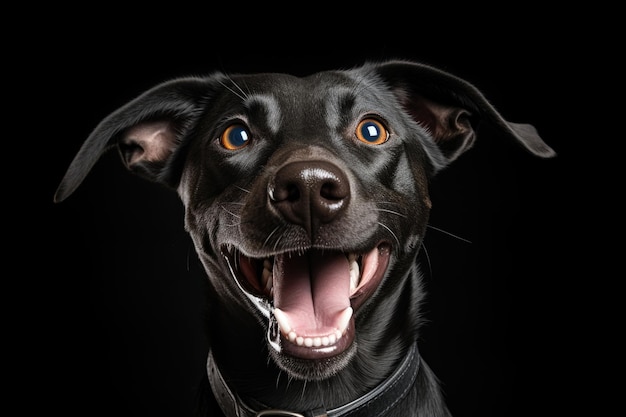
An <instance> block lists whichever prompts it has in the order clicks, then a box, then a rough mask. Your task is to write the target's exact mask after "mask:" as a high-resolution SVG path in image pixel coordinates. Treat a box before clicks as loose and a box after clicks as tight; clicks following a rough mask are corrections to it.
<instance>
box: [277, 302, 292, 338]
mask: <svg viewBox="0 0 626 417" xmlns="http://www.w3.org/2000/svg"><path fill="white" fill-rule="evenodd" d="M274 317H276V321H277V322H278V327H280V330H281V331H282V333H283V334H289V333H290V332H291V326H290V325H289V319H288V318H287V315H286V314H285V312H284V311H282V310H281V309H279V308H275V309H274Z"/></svg>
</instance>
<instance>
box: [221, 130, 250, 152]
mask: <svg viewBox="0 0 626 417" xmlns="http://www.w3.org/2000/svg"><path fill="white" fill-rule="evenodd" d="M248 143H250V132H249V131H248V128H247V127H246V126H244V125H242V124H238V123H236V124H232V125H230V126H228V127H227V128H226V129H225V130H224V132H222V134H221V135H220V144H221V145H222V146H223V147H224V148H226V149H228V150H230V151H235V150H237V149H241V148H243V147H245V146H247V145H248Z"/></svg>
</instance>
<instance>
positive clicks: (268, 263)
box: [263, 259, 272, 271]
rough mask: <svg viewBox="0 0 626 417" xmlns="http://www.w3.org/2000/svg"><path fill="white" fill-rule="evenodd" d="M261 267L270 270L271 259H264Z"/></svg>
mask: <svg viewBox="0 0 626 417" xmlns="http://www.w3.org/2000/svg"><path fill="white" fill-rule="evenodd" d="M263 268H265V269H269V270H270V271H271V270H272V261H270V260H269V259H266V260H264V261H263Z"/></svg>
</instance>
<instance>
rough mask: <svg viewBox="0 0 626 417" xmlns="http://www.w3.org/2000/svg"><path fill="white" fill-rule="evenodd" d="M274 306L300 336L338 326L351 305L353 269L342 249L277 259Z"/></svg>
mask: <svg viewBox="0 0 626 417" xmlns="http://www.w3.org/2000/svg"><path fill="white" fill-rule="evenodd" d="M273 275H274V306H275V307H277V308H280V309H281V310H282V311H283V312H284V313H286V315H287V317H288V318H289V323H290V325H291V328H292V329H293V330H295V331H296V332H297V333H298V335H300V336H305V337H306V336H320V335H326V334H329V333H331V332H334V331H335V330H336V329H337V323H336V321H337V320H336V319H337V317H338V315H339V313H341V312H342V311H343V310H345V309H346V307H349V306H350V270H349V266H348V260H347V258H346V256H345V255H344V254H343V253H340V252H328V251H326V252H321V251H315V250H314V251H309V252H306V253H305V254H303V255H296V254H284V255H277V256H276V257H275V258H274V269H273Z"/></svg>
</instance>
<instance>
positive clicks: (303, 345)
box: [57, 61, 553, 380]
mask: <svg viewBox="0 0 626 417" xmlns="http://www.w3.org/2000/svg"><path fill="white" fill-rule="evenodd" d="M479 122H486V123H491V124H493V125H494V126H495V127H496V128H499V129H500V130H501V133H502V134H503V136H505V137H509V138H512V139H514V140H516V141H518V143H520V144H522V145H524V146H525V147H526V148H527V149H528V150H530V151H531V152H533V153H535V154H536V155H538V156H542V157H549V156H552V155H553V152H552V150H551V149H550V148H549V147H547V146H546V145H545V144H544V143H543V141H542V140H541V139H540V138H539V137H538V136H537V135H536V133H535V132H534V129H532V127H530V126H528V125H515V124H511V123H508V122H506V121H504V120H503V119H502V118H501V117H500V116H499V114H498V113H497V112H496V111H495V110H494V109H493V107H491V105H489V103H488V102H487V101H486V100H485V99H484V98H483V97H482V95H481V94H480V93H479V92H478V91H477V90H476V89H475V88H473V87H472V86H471V85H469V84H467V83H466V82H464V81H462V80H459V79H458V78H455V77H453V76H451V75H449V74H446V73H443V72H441V71H438V70H435V69H433V68H430V67H426V66H423V65H418V64H414V63H409V62H402V61H394V62H388V63H383V64H367V65H364V66H363V67H360V68H356V69H352V70H346V71H329V72H323V73H318V74H314V75H311V76H309V77H306V78H297V77H292V76H289V75H284V74H257V75H233V76H230V77H227V76H225V75H222V74H215V75H213V76H210V77H207V78H185V79H179V80H174V81H170V82H168V83H164V84H162V85H159V86H157V87H155V88H154V89H153V90H150V91H148V92H146V93H145V94H144V95H142V96H140V97H138V98H137V99H135V100H134V101H132V102H130V103H129V104H127V105H126V106H124V107H122V108H121V109H119V110H118V111H116V112H115V113H113V114H112V115H110V116H109V117H108V118H107V119H105V120H104V121H103V122H102V123H101V124H100V125H99V126H98V127H97V128H96V130H95V131H94V132H93V134H92V135H91V136H90V138H89V139H88V140H87V142H86V143H85V145H84V146H83V148H82V149H81V151H80V152H79V154H78V156H77V157H76V159H75V161H74V163H73V164H72V166H71V167H70V169H69V170H68V173H67V175H66V177H65V179H64V181H63V182H62V184H61V186H60V187H59V190H58V193H57V200H62V199H64V198H66V197H67V196H68V195H69V194H70V193H71V192H72V191H73V190H74V189H75V188H76V187H77V186H78V185H79V184H80V182H81V181H82V179H83V178H84V177H85V175H87V173H88V171H89V169H90V168H91V166H93V164H94V163H95V162H96V160H97V159H98V158H99V157H100V156H101V154H102V153H103V152H104V151H105V150H106V149H107V148H108V146H109V145H112V144H116V145H117V146H118V148H119V150H120V154H121V156H122V159H123V161H124V162H125V164H126V165H127V167H128V168H129V169H130V170H132V171H134V172H136V173H138V174H140V175H143V176H145V177H147V178H149V179H151V180H155V181H159V182H162V183H164V184H166V185H168V186H170V187H172V188H174V189H176V190H177V191H178V194H179V196H180V198H181V200H182V202H183V204H184V206H185V213H186V218H185V221H186V229H187V231H188V232H189V234H190V235H191V237H192V239H193V242H194V244H195V247H196V250H197V252H198V255H199V257H200V259H201V261H202V263H203V265H204V266H205V269H206V271H207V275H208V278H209V280H210V282H211V286H212V288H213V291H214V293H215V294H216V298H217V299H218V300H219V304H220V306H221V307H220V308H222V309H223V310H224V311H226V312H225V313H224V315H223V317H225V318H228V317H235V316H237V315H241V314H242V313H241V312H245V315H246V317H247V319H244V320H248V321H250V322H254V323H255V325H256V326H258V327H259V328H260V329H261V330H262V331H263V333H265V334H266V335H267V336H266V338H265V343H266V344H267V350H268V351H269V352H270V354H271V357H272V358H273V360H274V362H275V363H276V364H277V365H278V367H279V368H281V369H282V370H284V371H286V372H288V373H289V375H291V376H292V377H295V378H299V379H306V380H317V379H324V378H328V377H330V376H332V375H335V374H336V373H338V372H339V371H340V370H341V369H343V368H344V367H346V366H347V365H348V364H349V363H350V362H351V360H352V359H353V357H354V356H355V355H357V353H358V350H359V349H361V347H360V346H363V345H365V343H360V336H359V335H360V334H361V331H362V329H367V333H368V335H369V336H368V337H370V338H372V339H376V338H385V337H395V336H397V334H400V333H401V332H405V333H408V334H413V333H414V332H416V331H417V323H416V321H417V316H418V311H417V304H418V303H419V299H420V294H421V292H420V289H419V281H415V280H416V279H417V278H416V277H417V276H418V274H417V273H416V266H415V264H414V262H415V258H416V256H417V253H418V251H419V248H420V246H421V243H422V239H423V237H424V233H425V230H426V226H427V223H428V215H429V211H430V208H431V207H430V206H431V204H430V200H429V195H428V181H429V179H430V178H431V177H432V176H433V175H435V174H436V173H437V171H438V170H440V169H442V168H444V167H446V166H447V165H448V164H449V163H450V162H451V161H452V160H454V159H455V158H456V157H458V156H459V155H460V154H461V153H462V152H464V151H465V150H466V149H468V148H469V147H470V146H471V145H472V143H473V141H474V139H475V137H476V131H477V126H478V124H479ZM409 287H410V288H411V289H412V294H411V295H410V302H409V303H407V304H406V305H405V304H398V305H392V306H390V305H389V303H390V300H392V299H393V300H399V299H402V298H401V297H400V296H399V295H398V294H400V293H402V292H403V291H406V290H407V288H409ZM390 294H395V297H393V298H391V297H390ZM407 312H408V313H409V314H407ZM406 317H414V319H407V318H406ZM407 320H408V321H407ZM390 329H392V330H390ZM411 337H413V336H411ZM362 349H365V347H363V348H362Z"/></svg>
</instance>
